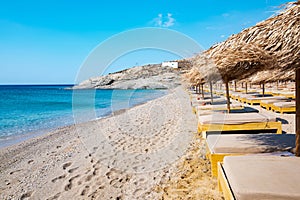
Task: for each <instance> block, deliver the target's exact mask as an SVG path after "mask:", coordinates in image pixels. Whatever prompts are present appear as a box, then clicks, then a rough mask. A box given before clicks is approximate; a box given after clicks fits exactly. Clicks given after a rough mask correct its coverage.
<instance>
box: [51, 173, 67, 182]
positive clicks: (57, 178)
mask: <svg viewBox="0 0 300 200" xmlns="http://www.w3.org/2000/svg"><path fill="white" fill-rule="evenodd" d="M63 178H66V175H65V174H63V175H60V176H59V177H56V178H54V179H52V180H51V182H52V183H55V182H56V181H58V180H60V179H63Z"/></svg>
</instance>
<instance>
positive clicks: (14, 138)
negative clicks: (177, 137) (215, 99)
mask: <svg viewBox="0 0 300 200" xmlns="http://www.w3.org/2000/svg"><path fill="white" fill-rule="evenodd" d="M26 86H28V85H26ZM41 86H43V85H41ZM49 86H52V85H49ZM59 86H60V85H59ZM168 94H169V92H167V93H166V94H164V95H162V96H160V97H158V98H161V97H164V96H166V95H168ZM155 99H157V98H155ZM155 99H151V100H146V101H145V102H141V103H137V104H135V105H133V106H131V107H128V108H122V109H119V110H116V111H112V112H110V113H108V114H107V115H104V116H102V117H97V118H95V119H92V120H89V121H86V122H80V124H82V123H87V122H90V121H97V120H101V119H104V118H109V117H113V116H116V115H118V114H121V113H123V112H126V111H127V110H128V109H131V108H134V107H136V106H139V105H143V104H145V103H147V102H149V101H153V100H155ZM76 124H77V123H76V122H74V119H73V122H72V123H70V124H69V125H64V126H58V127H52V128H48V129H40V130H37V131H34V132H28V133H23V134H18V135H10V136H2V137H0V151H1V150H2V149H3V148H6V147H10V146H13V145H18V144H21V143H22V142H26V141H28V140H31V139H34V138H37V137H41V136H43V135H47V134H49V133H51V132H54V131H56V130H58V129H62V128H67V127H70V126H73V125H76Z"/></svg>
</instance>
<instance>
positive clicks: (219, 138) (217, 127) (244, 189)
mask: <svg viewBox="0 0 300 200" xmlns="http://www.w3.org/2000/svg"><path fill="white" fill-rule="evenodd" d="M275 105H277V104H276V103H275ZM262 106H263V105H262ZM201 107H204V108H201ZM217 107H218V108H220V107H221V106H217ZM217 107H216V106H201V105H200V106H199V107H198V108H197V109H196V110H197V112H196V113H197V117H198V132H199V133H201V134H202V137H203V138H206V157H207V159H209V161H210V163H211V172H212V176H214V177H217V179H218V186H219V190H220V191H221V192H222V193H223V195H224V198H225V199H299V197H300V192H298V190H297V189H294V188H293V189H291V188H288V187H280V189H279V190H277V189H276V186H278V184H280V183H279V181H282V180H283V179H284V181H288V179H289V178H291V177H293V176H292V174H293V173H290V171H289V172H287V173H282V172H285V170H283V167H282V166H287V167H290V166H292V164H290V163H293V162H295V163H296V162H299V164H300V160H299V159H297V158H295V157H293V154H292V153H291V151H292V149H293V148H294V147H295V146H294V141H295V135H294V134H224V133H225V132H226V131H242V130H245V131H246V130H274V129H275V130H276V133H281V132H282V129H281V123H280V122H277V121H276V118H272V117H270V116H266V115H262V114H260V113H246V114H245V113H233V114H224V113H213V114H211V113H210V114H203V112H202V111H203V110H208V109H209V108H213V109H215V108H217ZM278 107H279V106H278ZM269 110H275V111H276V110H279V109H278V108H273V107H272V106H271V108H269ZM278 112H281V110H279V111H278ZM209 132H217V134H207V133H209ZM218 133H219V134H218ZM220 133H222V134H220ZM283 156H284V157H283ZM287 158H288V159H287ZM296 159H297V160H296ZM286 162H288V163H286ZM266 172H268V173H266ZM278 172H281V173H278ZM273 173H274V174H273ZM272 174H273V175H272ZM274 175H275V180H276V181H277V182H276V181H275V183H273V182H272V180H273V179H274ZM262 177H263V178H262ZM299 180H300V179H299ZM259 183H260V184H259ZM295 188H296V187H295ZM287 189H288V190H287ZM287 191H291V193H289V192H287Z"/></svg>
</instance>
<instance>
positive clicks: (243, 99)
mask: <svg viewBox="0 0 300 200" xmlns="http://www.w3.org/2000/svg"><path fill="white" fill-rule="evenodd" d="M259 95H260V94H259V93H251V94H249V93H248V94H240V95H239V96H238V101H240V102H241V103H246V99H247V98H253V97H256V96H259Z"/></svg>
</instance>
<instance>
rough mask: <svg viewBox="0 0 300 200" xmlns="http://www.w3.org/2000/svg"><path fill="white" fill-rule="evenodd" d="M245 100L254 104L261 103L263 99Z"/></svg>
mask: <svg viewBox="0 0 300 200" xmlns="http://www.w3.org/2000/svg"><path fill="white" fill-rule="evenodd" d="M245 99H246V100H245V102H246V103H248V104H250V105H251V106H253V105H254V104H260V102H261V99H247V98H245Z"/></svg>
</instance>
